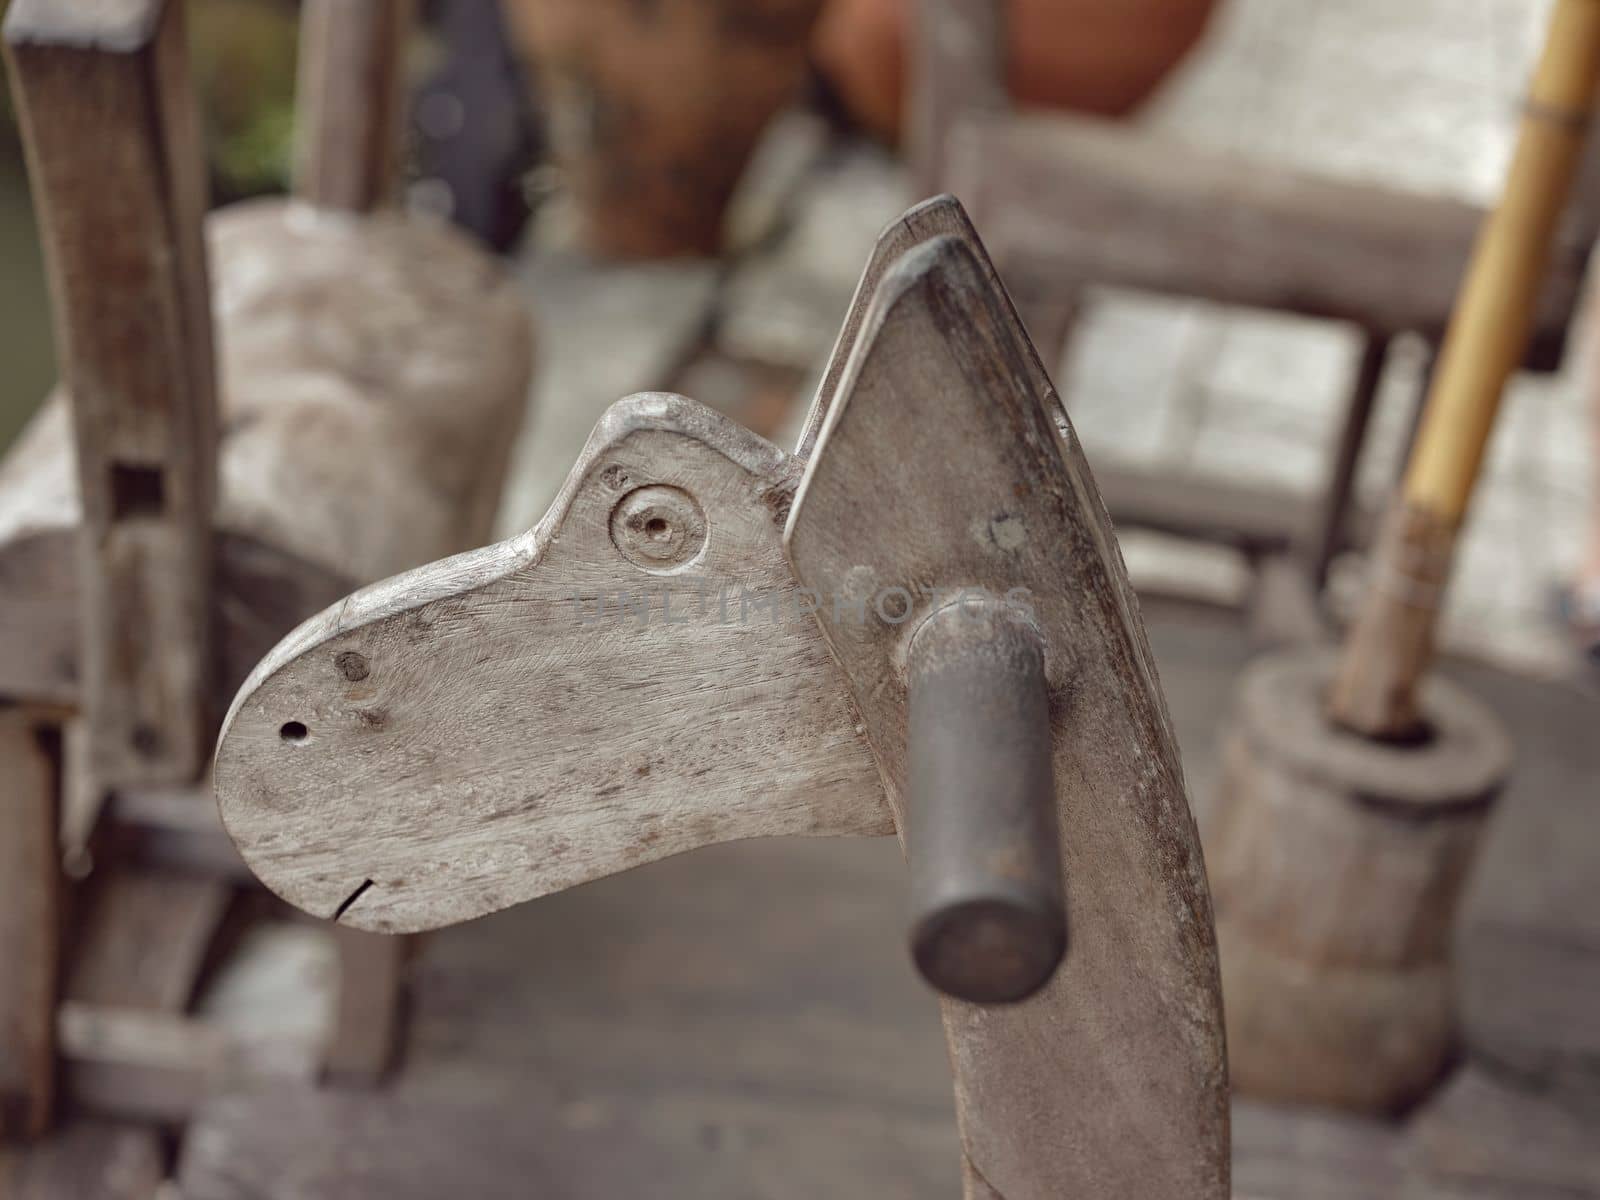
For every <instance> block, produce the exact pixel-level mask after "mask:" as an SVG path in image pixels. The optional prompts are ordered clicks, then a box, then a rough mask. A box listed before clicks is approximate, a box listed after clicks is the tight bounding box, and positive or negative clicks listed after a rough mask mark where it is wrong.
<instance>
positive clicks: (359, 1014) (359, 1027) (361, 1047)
mask: <svg viewBox="0 0 1600 1200" xmlns="http://www.w3.org/2000/svg"><path fill="white" fill-rule="evenodd" d="M333 936H334V941H335V944H336V945H337V947H338V952H339V1007H338V1011H337V1012H336V1013H335V1015H334V1022H333V1029H332V1030H331V1035H330V1037H329V1039H328V1046H327V1050H326V1053H325V1056H324V1058H323V1073H324V1074H325V1076H326V1077H327V1079H328V1081H329V1082H330V1083H336V1084H341V1085H343V1086H346V1087H371V1086H373V1085H375V1084H377V1083H378V1082H380V1081H381V1080H382V1079H383V1076H384V1074H385V1073H386V1072H387V1071H388V1070H389V1068H390V1067H391V1066H392V1065H393V1063H394V1059H395V1055H396V1052H397V1051H398V1050H399V1047H400V1018H401V1004H402V1002H403V996H404V993H405V969H406V963H407V961H408V959H409V958H410V952H411V948H412V946H413V944H414V941H415V939H413V938H408V937H395V936H392V935H390V934H383V933H367V932H365V931H364V930H360V929H351V928H350V927H349V926H347V925H340V924H337V923H335V924H334V925H333Z"/></svg>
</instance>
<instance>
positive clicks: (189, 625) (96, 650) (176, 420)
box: [5, 0, 216, 783]
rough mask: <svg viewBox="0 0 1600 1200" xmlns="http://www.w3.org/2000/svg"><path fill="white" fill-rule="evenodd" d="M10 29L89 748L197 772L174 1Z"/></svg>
mask: <svg viewBox="0 0 1600 1200" xmlns="http://www.w3.org/2000/svg"><path fill="white" fill-rule="evenodd" d="M5 36H6V41H7V43H8V49H9V55H10V60H11V67H12V82H13V86H14V88H15V91H16V98H17V107H18V109H19V111H20V113H21V118H22V130H23V135H24V138H25V140H26V143H27V148H28V164H29V170H30V173H31V175H32V180H33V187H34V194H35V197H36V199H37V202H38V208H39V217H40V227H41V231H42V235H43V238H44V243H45V257H46V262H47V264H48V267H49V272H50V281H51V294H52V297H53V300H54V305H55V316H56V331H57V339H58V343H59V345H58V349H59V358H60V361H61V364H62V372H63V375H64V378H65V382H66V385H67V388H68V390H69V392H70V393H71V398H72V411H73V425H74V428H75V431H76V442H77V461H78V483H79V489H80V492H81V494H82V502H83V524H82V536H81V558H82V576H83V587H82V593H81V594H82V601H81V602H82V610H81V611H82V635H83V641H84V655H85V671H84V675H85V683H86V685H87V686H86V688H85V709H86V714H87V720H88V723H89V738H90V754H91V758H92V761H93V764H94V768H95V770H96V772H97V773H98V774H99V775H100V776H101V778H102V779H104V780H106V781H108V782H116V783H123V782H166V781H179V780H187V779H192V778H195V777H196V776H197V775H198V774H199V772H200V769H201V767H202V765H203V764H204V762H205V761H206V759H207V757H208V754H209V750H210V737H211V724H210V722H209V721H208V720H207V715H206V703H205V701H206V697H207V696H208V695H209V694H210V693H209V688H208V676H209V674H210V670H211V636H210V604H209V592H210V576H211V513H212V507H213V500H214V493H215V485H214V479H215V469H216V397H215V391H214V367H213V363H212V348H211V327H210V312H209V295H210V292H209V288H208V285H207V280H206V262H205V248H204V244H203V242H202V239H201V221H202V218H203V216H204V212H205V208H206V189H205V172H204V160H203V158H202V155H201V150H200V140H199V125H198V120H197V116H196V112H195V106H194V100H193V96H192V93H191V90H190V87H189V78H188V70H187V64H186V57H185V48H184V31H183V25H182V5H179V4H171V3H163V2H162V0H138V2H137V3H124V4H118V5H88V6H86V5H74V4H65V3H61V2H60V0H17V2H16V3H14V4H13V5H12V6H11V10H10V12H9V14H8V15H7V18H6V24H5Z"/></svg>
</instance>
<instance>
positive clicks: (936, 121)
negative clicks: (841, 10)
mask: <svg viewBox="0 0 1600 1200" xmlns="http://www.w3.org/2000/svg"><path fill="white" fill-rule="evenodd" d="M1004 9H1005V5H1003V4H999V3H996V2H995V0H914V4H913V8H912V14H911V15H912V21H911V69H910V70H909V71H908V72H907V73H906V79H907V86H908V87H909V88H910V89H911V95H910V96H909V97H908V103H907V106H906V109H907V112H908V113H909V115H910V120H909V122H908V124H907V126H906V131H907V138H908V141H909V145H910V151H911V162H912V168H913V173H914V175H915V177H916V183H917V189H918V192H919V196H931V195H935V194H937V193H939V192H945V191H954V190H959V183H958V182H957V181H954V180H952V179H951V176H950V170H949V165H950V164H949V161H948V152H949V143H950V131H951V130H952V129H953V128H954V126H955V124H956V122H957V120H958V119H959V118H960V117H961V116H962V115H963V114H965V113H978V112H996V111H1000V110H1003V109H1005V108H1006V107H1007V106H1008V104H1009V100H1008V93H1007V89H1006V19H1005V12H1004Z"/></svg>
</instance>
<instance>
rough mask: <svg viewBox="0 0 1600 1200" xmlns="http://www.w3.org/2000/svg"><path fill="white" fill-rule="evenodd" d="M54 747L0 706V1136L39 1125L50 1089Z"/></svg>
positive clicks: (54, 973) (56, 868)
mask: <svg viewBox="0 0 1600 1200" xmlns="http://www.w3.org/2000/svg"><path fill="white" fill-rule="evenodd" d="M58 750H59V738H58V736H57V732H56V730H54V729H53V728H52V727H51V726H50V725H48V724H45V723H43V722H41V721H40V720H39V719H37V718H36V717H35V716H33V715H32V714H30V713H29V712H28V711H27V710H25V709H21V708H14V707H5V708H0V1142H4V1141H11V1140H14V1139H18V1138H32V1137H37V1136H39V1135H40V1134H41V1133H43V1132H44V1129H45V1126H46V1124H47V1123H48V1121H49V1117H50V1110H51V1106H52V1102H53V1099H54V1092H55V1086H54V1084H55V1006H56V992H57V986H58V979H59V976H60V957H61V948H60V942H59V938H60V930H61V856H60V854H59V853H58V852H57V850H56V821H57V805H58V796H59V786H60V761H59V754H58Z"/></svg>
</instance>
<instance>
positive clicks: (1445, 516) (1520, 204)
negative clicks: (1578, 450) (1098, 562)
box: [1329, 0, 1600, 740]
mask: <svg viewBox="0 0 1600 1200" xmlns="http://www.w3.org/2000/svg"><path fill="white" fill-rule="evenodd" d="M1597 82H1600V5H1597V4H1595V3H1594V2H1593V0H1560V3H1559V5H1558V6H1557V8H1556V9H1555V12H1554V14H1553V16H1552V17H1551V22H1550V29H1549V34H1548V38H1547V41H1546V44H1545V50H1544V55H1543V57H1542V59H1541V60H1540V63H1539V68H1538V71H1537V73H1536V75H1535V78H1534V81H1533V88H1532V91H1531V93H1530V95H1529V99H1528V102H1527V106H1526V108H1525V109H1524V112H1523V120H1522V131H1521V134H1520V136H1519V138H1518V142H1517V151H1516V156H1515V158H1514V159H1513V161H1512V164H1511V170H1510V174H1509V175H1508V177H1507V180H1506V185H1505V190H1504V192H1503V193H1502V195H1501V199H1500V204H1499V206H1498V208H1497V209H1496V210H1495V212H1494V214H1493V215H1492V216H1491V217H1490V219H1489V221H1488V223H1487V224H1486V225H1485V226H1484V228H1483V231H1482V233H1481V235H1480V237H1479V239H1478V243H1477V245H1476V247H1475V248H1474V251H1473V257H1472V264H1471V266H1470V268H1469V269H1468V273H1467V277H1466V282H1465V283H1464V284H1463V287H1462V291H1461V295H1460V297H1459V299H1458V301H1457V304H1456V311H1455V314H1454V316H1453V318H1452V320H1451V323H1450V331H1449V333H1448V335H1447V336H1446V338H1445V343H1444V348H1443V350H1442V351H1441V354H1440V358H1439V367H1438V372H1437V375H1436V376H1435V379H1434V383H1433V387H1432V391H1431V393H1430V395H1429V398H1428V406H1427V409H1426V412H1425V414H1424V416H1423V424H1422V429H1421V431H1420V433H1419V435H1418V438H1417V444H1416V446H1415V448H1414V449H1413V451H1412V454H1411V458H1410V462H1409V465H1408V467H1407V471H1406V477H1405V483H1404V486H1403V488H1402V490H1401V494H1400V496H1399V497H1398V498H1397V500H1396V502H1395V504H1394V506H1393V507H1392V509H1391V511H1390V513H1389V515H1388V517H1387V519H1386V522H1385V528H1384V531H1383V533H1382V535H1381V537H1380V540H1379V544H1378V548H1377V551H1376V553H1375V554H1374V557H1373V564H1372V585H1371V592H1370V594H1369V596H1368V600H1367V604H1366V606H1365V608H1364V609H1363V611H1362V613H1361V616H1360V619H1359V620H1358V621H1357V623H1356V625H1355V627H1354V629H1353V630H1352V631H1351V634H1350V637H1349V640H1348V641H1347V643H1346V647H1345V654H1344V657H1343V659H1342V661H1341V663H1340V669H1339V672H1338V675H1337V677H1336V679H1335V681H1334V687H1333V689H1332V691H1331V693H1330V696H1329V712H1330V715H1331V717H1332V719H1333V720H1334V721H1335V722H1336V723H1337V724H1339V725H1342V726H1344V727H1346V728H1348V729H1351V730H1354V731H1355V732H1357V733H1361V734H1364V735H1366V736H1368V737H1374V738H1388V739H1400V740H1404V739H1407V738H1414V737H1417V736H1419V735H1421V734H1423V733H1424V732H1425V722H1424V720H1423V716H1422V713H1421V712H1420V710H1419V706H1418V703H1417V694H1418V687H1419V685H1420V682H1421V680H1422V677H1423V675H1424V674H1425V673H1426V671H1427V669H1428V665H1429V662H1430V661H1431V659H1432V657H1433V649H1434V632H1435V627H1436V625H1437V622H1438V616H1439V610H1440V606H1441V603H1442V598H1443V592H1444V587H1445V584H1446V582H1447V580H1448V578H1449V574H1450V566H1451V562H1452V559H1453V557H1454V550H1455V541H1456V535H1457V531H1458V529H1459V528H1460V524H1461V520H1462V518H1463V516H1464V515H1465V513H1466V510H1467V504H1468V502H1469V501H1470V499H1471V497H1472V490H1473V486H1474V485H1475V483H1476V482H1477V478H1478V474H1479V470H1480V468H1481V466H1482V463H1483V456H1484V452H1485V450H1486V448H1487V446H1488V442H1489V434H1490V432H1491V430H1492V429H1493V427H1494V419H1495V415H1496V413H1497V412H1498V410H1499V406H1500V396H1501V393H1502V392H1503V390H1504V388H1505V385H1506V381H1507V380H1508V379H1509V378H1510V376H1511V373H1512V371H1514V370H1515V369H1516V366H1517V364H1518V363H1519V362H1520V361H1521V359H1522V356H1523V353H1524V351H1525V350H1526V349H1527V344H1528V338H1529V333H1530V330H1531V328H1532V321H1533V314H1534V307H1535V303H1536V301H1537V299H1538V294H1539V287H1540V283H1541V281H1542V280H1543V277H1544V273H1545V269H1546V265H1547V263H1548V260H1549V258H1550V251H1551V246H1552V244H1553V241H1554V238H1555V233H1556V228H1557V225H1558V223H1559V221H1560V219H1561V215H1562V212H1563V210H1564V207H1565V203H1566V200H1567V196H1568V194H1569V192H1570V191H1571V188H1572V183H1573V179H1574V176H1575V175H1576V172H1577V169H1578V165H1579V163H1580V161H1581V159H1582V155H1583V149H1584V144H1585V139H1586V135H1587V133H1588V128H1589V121H1590V117H1591V115H1592V112H1593V108H1594V101H1595V89H1596V84H1597Z"/></svg>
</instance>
